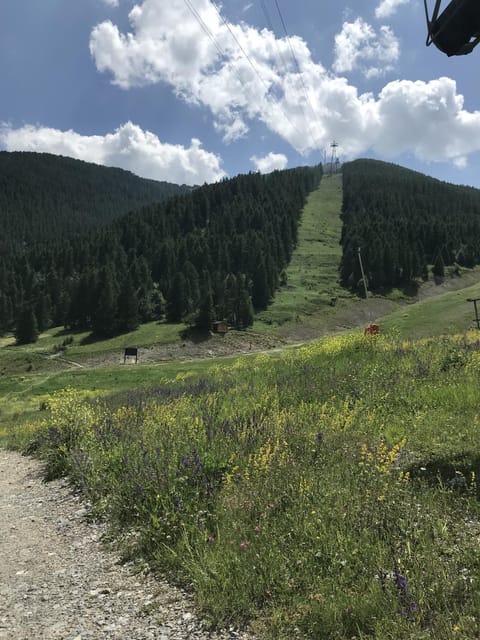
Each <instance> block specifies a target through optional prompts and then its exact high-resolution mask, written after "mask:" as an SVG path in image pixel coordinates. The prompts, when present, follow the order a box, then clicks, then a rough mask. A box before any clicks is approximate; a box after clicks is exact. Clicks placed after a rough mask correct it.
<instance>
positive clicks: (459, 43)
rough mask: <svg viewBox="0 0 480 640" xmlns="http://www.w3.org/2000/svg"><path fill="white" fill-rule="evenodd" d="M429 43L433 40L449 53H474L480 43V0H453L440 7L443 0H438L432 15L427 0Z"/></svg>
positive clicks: (444, 51)
mask: <svg viewBox="0 0 480 640" xmlns="http://www.w3.org/2000/svg"><path fill="white" fill-rule="evenodd" d="M424 3H425V13H426V17H427V26H428V37H427V46H429V45H431V44H432V43H433V44H434V45H435V46H436V47H437V48H438V49H440V51H443V53H446V54H447V56H462V55H466V54H468V53H471V52H472V51H473V50H474V49H475V47H476V46H477V44H479V43H480V0H452V1H451V2H450V3H449V4H448V5H447V6H446V7H445V9H444V10H443V11H441V4H442V0H435V7H434V9H433V13H432V17H431V18H430V17H429V12H428V4H427V0H424Z"/></svg>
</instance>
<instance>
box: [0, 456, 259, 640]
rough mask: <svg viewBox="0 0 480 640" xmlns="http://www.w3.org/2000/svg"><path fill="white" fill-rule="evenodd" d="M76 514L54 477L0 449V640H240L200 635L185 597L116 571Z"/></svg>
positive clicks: (228, 634) (124, 569)
mask: <svg viewBox="0 0 480 640" xmlns="http://www.w3.org/2000/svg"><path fill="white" fill-rule="evenodd" d="M85 516H86V509H85V507H84V506H83V505H82V503H81V502H80V500H79V498H78V497H77V496H75V495H73V494H72V492H71V491H70V490H69V488H68V485H67V483H66V482H65V481H64V480H57V481H54V482H49V483H48V484H45V483H44V482H43V481H42V476H41V464H40V463H39V462H38V461H36V460H33V459H30V458H25V457H22V456H20V455H19V454H17V453H14V452H10V451H3V450H0V639H1V640H6V639H8V640H13V639H15V640H54V639H57V638H61V639H62V640H93V639H97V638H98V639H101V638H102V639H103V638H108V639H109V640H114V639H120V638H121V639H122V640H147V639H155V640H186V639H192V640H206V639H207V638H208V639H209V640H227V639H233V638H236V639H238V638H242V639H243V640H246V638H247V636H246V635H244V634H241V633H237V632H236V631H234V630H230V631H225V632H222V633H210V632H208V631H207V630H206V629H205V628H204V627H203V626H202V623H201V621H199V620H198V619H197V617H196V615H195V612H194V609H193V605H192V602H191V600H190V599H189V598H188V596H187V595H186V594H184V593H183V592H182V591H180V590H178V589H175V588H174V587H172V586H171V585H168V584H167V583H165V582H160V581H158V580H156V579H155V578H154V577H153V576H151V575H150V576H149V575H143V574H139V573H138V572H137V573H135V571H134V568H133V567H132V566H131V565H120V564H119V563H118V558H117V557H116V556H115V555H114V554H112V553H110V552H108V551H106V550H105V548H104V547H103V546H102V544H101V538H102V534H103V533H104V530H103V528H102V526H101V525H99V524H92V523H89V522H88V521H87V519H86V517H85Z"/></svg>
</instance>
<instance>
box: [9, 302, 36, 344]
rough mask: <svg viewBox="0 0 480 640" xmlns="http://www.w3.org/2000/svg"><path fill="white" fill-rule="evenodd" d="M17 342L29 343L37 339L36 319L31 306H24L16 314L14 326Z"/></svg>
mask: <svg viewBox="0 0 480 640" xmlns="http://www.w3.org/2000/svg"><path fill="white" fill-rule="evenodd" d="M15 338H16V340H17V344H29V343H31V342H36V341H37V340H38V326H37V319H36V318H35V313H34V311H33V309H32V307H25V308H24V309H23V310H22V311H21V312H20V315H19V316H18V319H17V325H16V327H15Z"/></svg>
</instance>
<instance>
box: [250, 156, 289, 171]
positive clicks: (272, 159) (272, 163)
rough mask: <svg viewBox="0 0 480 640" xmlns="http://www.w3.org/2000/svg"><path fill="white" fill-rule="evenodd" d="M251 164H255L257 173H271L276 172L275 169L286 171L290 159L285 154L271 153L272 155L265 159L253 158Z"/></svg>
mask: <svg viewBox="0 0 480 640" xmlns="http://www.w3.org/2000/svg"><path fill="white" fill-rule="evenodd" d="M250 162H252V163H253V164H254V166H255V168H256V169H257V171H260V172H261V173H270V172H271V171H275V169H285V168H286V166H287V164H288V158H287V156H285V155H283V153H272V152H271V151H270V153H268V154H267V155H266V156H264V157H263V158H257V156H252V157H251V158H250Z"/></svg>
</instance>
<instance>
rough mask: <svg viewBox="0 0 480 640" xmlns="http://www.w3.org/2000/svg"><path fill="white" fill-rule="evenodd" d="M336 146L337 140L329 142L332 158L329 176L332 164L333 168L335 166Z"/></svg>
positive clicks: (331, 172) (331, 173) (331, 171)
mask: <svg viewBox="0 0 480 640" xmlns="http://www.w3.org/2000/svg"><path fill="white" fill-rule="evenodd" d="M337 147H338V142H336V141H335V140H334V141H333V142H331V143H330V148H331V150H332V159H331V160H330V175H331V176H333V172H334V166H335V169H336V168H337V167H336V161H337Z"/></svg>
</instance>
